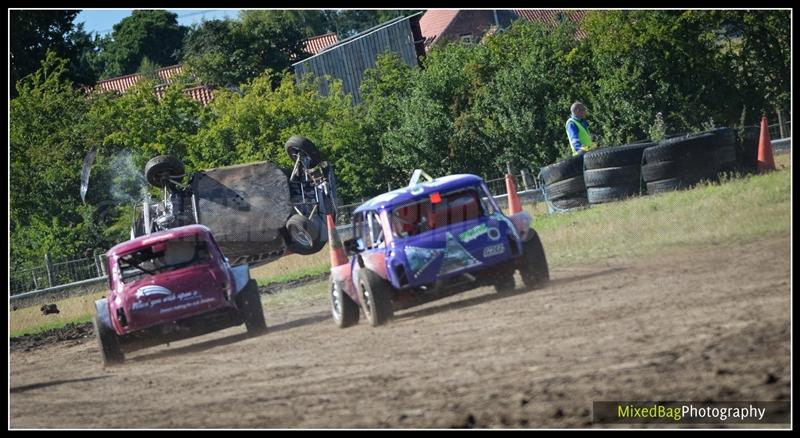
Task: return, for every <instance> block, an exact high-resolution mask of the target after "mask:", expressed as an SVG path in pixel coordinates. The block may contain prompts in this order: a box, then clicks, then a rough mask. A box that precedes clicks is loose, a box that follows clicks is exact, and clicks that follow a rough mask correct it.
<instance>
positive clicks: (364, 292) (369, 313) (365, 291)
mask: <svg viewBox="0 0 800 438" xmlns="http://www.w3.org/2000/svg"><path fill="white" fill-rule="evenodd" d="M360 284H361V295H362V296H363V297H364V312H366V313H367V316H368V317H369V318H370V319H372V307H371V305H372V299H371V297H370V296H369V290H368V289H367V288H366V287H364V283H363V282H362V283H360Z"/></svg>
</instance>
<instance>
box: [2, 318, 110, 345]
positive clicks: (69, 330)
mask: <svg viewBox="0 0 800 438" xmlns="http://www.w3.org/2000/svg"><path fill="white" fill-rule="evenodd" d="M92 336H94V332H93V329H92V323H91V322H87V323H83V324H75V323H69V324H67V325H65V326H64V327H62V328H58V329H52V330H46V331H44V332H41V333H37V334H35V335H23V336H19V337H14V338H9V343H10V345H11V351H12V352H19V351H31V350H32V349H34V348H36V347H41V346H44V345H48V344H52V343H56V342H62V341H78V343H81V342H85V341H87V340H89V339H91V337H92Z"/></svg>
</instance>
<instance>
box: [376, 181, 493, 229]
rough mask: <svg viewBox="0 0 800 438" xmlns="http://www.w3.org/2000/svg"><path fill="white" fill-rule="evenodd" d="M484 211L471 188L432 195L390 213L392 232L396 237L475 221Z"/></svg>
mask: <svg viewBox="0 0 800 438" xmlns="http://www.w3.org/2000/svg"><path fill="white" fill-rule="evenodd" d="M432 198H433V199H432ZM434 201H436V202H434ZM484 211H485V209H484V207H483V204H482V202H481V199H480V195H479V194H478V191H477V190H475V189H473V188H469V189H462V190H458V191H455V192H450V193H446V194H438V193H435V194H432V195H431V196H429V197H426V198H424V199H422V200H419V201H416V202H412V203H409V204H406V205H402V206H400V207H397V208H395V209H394V210H392V215H391V218H392V219H391V220H392V232H393V233H394V235H395V236H399V237H409V236H414V235H417V234H420V233H424V232H426V231H429V230H433V229H436V228H441V227H445V226H448V225H453V224H457V223H459V222H464V221H468V220H472V219H476V218H478V217H480V216H482V215H483V214H484Z"/></svg>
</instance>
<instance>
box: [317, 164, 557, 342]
mask: <svg viewBox="0 0 800 438" xmlns="http://www.w3.org/2000/svg"><path fill="white" fill-rule="evenodd" d="M420 175H425V174H424V172H421V171H419V170H418V171H416V172H415V177H414V178H412V181H411V184H410V185H409V186H408V187H404V188H402V189H398V190H394V191H391V192H388V193H384V194H382V195H380V196H377V197H375V198H372V199H370V200H369V201H367V202H365V203H364V204H362V205H361V206H359V207H358V208H357V209H356V210H355V211H354V212H353V221H352V223H353V238H352V239H349V240H347V241H345V243H344V247H345V248H346V250H347V253H348V254H349V256H350V257H349V260H348V263H345V264H342V265H340V266H332V267H331V276H330V296H331V310H332V313H333V318H334V320H335V322H336V323H337V325H338V326H339V327H342V328H344V327H349V326H351V325H354V324H356V323H358V320H359V316H360V313H359V308H360V309H361V311H363V312H364V315H365V316H366V317H367V319H368V320H369V322H370V324H371V325H372V326H379V325H382V324H384V323H386V322H387V321H389V320H391V319H392V316H393V314H394V311H395V310H399V309H403V308H407V307H410V306H413V305H417V304H419V303H421V302H427V301H430V299H432V298H437V297H441V296H442V295H444V292H445V291H451V292H453V291H454V292H458V291H461V290H464V289H465V286H466V287H467V288H469V287H474V286H479V285H487V284H492V285H494V287H495V289H496V290H497V291H498V292H507V291H511V290H513V289H514V287H515V281H514V272H515V271H519V273H520V275H521V277H522V281H523V282H524V283H525V286H526V287H529V288H534V287H539V286H542V285H544V284H545V283H546V282H548V281H549V279H550V274H549V270H548V267H547V260H546V258H545V254H544V248H543V247H542V243H541V240H540V239H539V236H538V234H537V233H536V231H535V230H534V229H533V228H531V226H530V225H531V222H532V218H531V216H530V215H529V214H528V213H527V212H524V211H521V212H518V213H515V214H511V215H508V216H506V215H505V214H503V212H502V211H501V210H500V208H498V206H497V203H495V200H494V198H493V197H492V195H491V193H489V190H488V189H487V187H486V184H485V183H484V181H483V180H482V179H481V178H480V177H478V176H475V175H469V174H462V175H450V176H446V177H442V178H437V179H432V178H430V177H428V176H427V175H425V176H426V177H427V179H428V181H427V182H422V183H417V182H418V180H419V176H420ZM333 244H335V242H333Z"/></svg>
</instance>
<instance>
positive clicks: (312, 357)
mask: <svg viewBox="0 0 800 438" xmlns="http://www.w3.org/2000/svg"><path fill="white" fill-rule="evenodd" d="M545 243H546V242H545ZM789 246H790V241H789V238H788V236H780V237H771V238H765V239H763V240H760V241H757V242H753V243H747V244H726V245H715V246H704V247H692V248H686V249H681V250H673V251H671V252H668V253H664V254H659V255H654V256H648V257H641V258H635V257H627V258H615V259H609V260H606V261H604V262H601V263H594V264H589V265H585V266H584V265H576V266H574V267H555V268H553V269H551V277H552V279H553V281H552V282H551V283H550V285H548V286H547V287H546V288H545V289H541V290H533V291H525V290H523V289H522V288H518V289H517V290H516V291H514V292H512V293H508V294H502V295H501V294H497V293H495V292H494V290H493V289H492V288H480V289H475V290H472V291H469V292H465V293H462V294H459V295H455V296H452V297H449V298H446V299H443V300H440V301H434V302H432V303H429V304H426V305H424V306H421V307H417V308H412V309H408V310H404V311H401V312H398V313H397V315H396V318H395V320H394V321H393V322H392V323H391V324H389V325H387V326H385V327H379V328H372V327H369V326H368V325H367V324H366V323H365V322H364V320H363V319H362V321H361V323H360V324H359V325H357V326H356V327H352V328H349V329H344V330H340V329H337V328H336V327H335V326H334V325H333V323H332V322H331V320H330V312H329V310H328V303H327V301H320V302H318V303H315V304H312V305H308V306H288V307H283V308H280V309H270V308H266V309H265V311H266V315H267V324H268V326H269V329H270V331H269V333H267V334H265V335H263V336H260V337H257V338H248V337H246V335H245V333H244V328H243V327H237V328H231V329H228V330H225V331H221V332H218V333H214V334H210V335H206V336H203V337H199V338H195V339H191V340H186V341H181V342H179V343H175V344H171V345H170V346H163V347H157V348H151V349H147V350H141V351H138V352H134V353H131V354H129V355H128V359H127V361H126V363H125V364H124V365H122V366H120V367H113V368H107V369H104V368H103V367H102V365H101V361H100V352H99V350H98V347H97V345H96V343H95V342H94V341H93V340H92V341H91V342H85V339H83V340H81V339H78V340H70V341H67V342H57V343H51V344H48V345H44V346H37V347H36V348H32V349H30V351H27V352H26V351H24V350H19V349H17V350H14V351H12V355H11V360H10V366H11V371H10V376H11V377H10V418H9V423H10V427H12V428H100V427H103V428H106V427H107V428H170V427H186V428H206V427H214V428H216V427H219V428H367V427H369V428H384V427H394V428H409V427H414V428H428V427H437V428H439V427H441V428H449V427H508V428H518V427H530V428H533V427H593V426H594V425H593V424H592V422H591V406H592V401H597V400H699V401H735V400H760V401H771V400H789V398H790V381H789V379H790V369H789V356H790V355H789V326H790V318H789V312H790V301H789V300H790V287H789V272H790V271H789V269H790V268H789ZM545 249H546V248H545ZM517 284H518V285H521V281H519V278H517ZM320 287H325V284H324V283H321V284H320Z"/></svg>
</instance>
